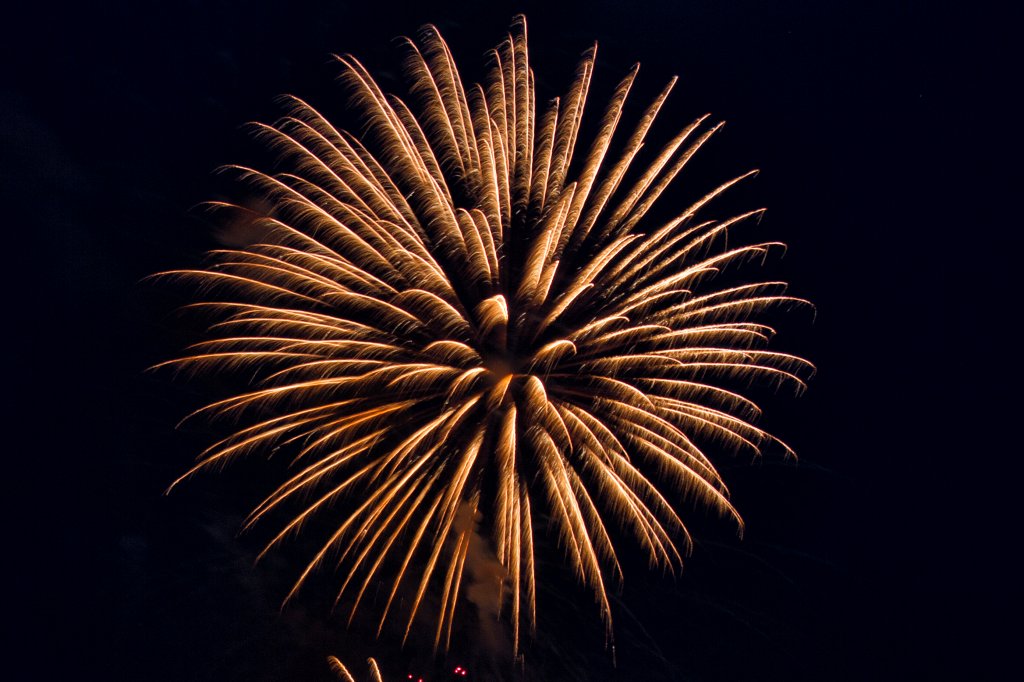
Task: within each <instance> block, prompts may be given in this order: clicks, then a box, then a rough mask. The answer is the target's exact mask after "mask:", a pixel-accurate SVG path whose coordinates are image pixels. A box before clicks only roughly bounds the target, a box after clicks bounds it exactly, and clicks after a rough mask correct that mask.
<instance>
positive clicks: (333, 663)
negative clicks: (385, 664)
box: [327, 656, 384, 682]
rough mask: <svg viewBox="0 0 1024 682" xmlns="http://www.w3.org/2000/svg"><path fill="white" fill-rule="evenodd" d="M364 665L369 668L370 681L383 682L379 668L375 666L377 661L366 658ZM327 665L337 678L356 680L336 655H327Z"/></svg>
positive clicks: (349, 681) (353, 681)
mask: <svg viewBox="0 0 1024 682" xmlns="http://www.w3.org/2000/svg"><path fill="white" fill-rule="evenodd" d="M366 665H367V668H369V670H370V679H371V680H372V682H384V680H383V678H382V677H381V674H380V668H379V667H378V666H377V661H375V660H373V659H372V658H370V659H367V661H366ZM327 666H328V667H329V668H330V669H331V672H333V673H334V674H335V675H337V676H338V679H339V680H343V682H356V679H355V678H354V677H353V676H352V673H350V672H349V670H348V668H346V667H345V664H344V663H342V662H341V661H339V660H338V658H337V656H328V657H327Z"/></svg>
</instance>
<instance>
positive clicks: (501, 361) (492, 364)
mask: <svg viewBox="0 0 1024 682" xmlns="http://www.w3.org/2000/svg"><path fill="white" fill-rule="evenodd" d="M484 368H485V369H486V370H487V371H488V372H490V375H491V376H490V379H491V381H492V382H493V383H495V384H496V383H498V382H499V381H501V380H502V379H504V378H505V377H507V376H509V375H512V374H515V373H516V366H515V363H514V362H513V361H512V360H511V359H510V358H507V357H505V356H504V355H498V354H494V353H488V354H487V355H485V356H484Z"/></svg>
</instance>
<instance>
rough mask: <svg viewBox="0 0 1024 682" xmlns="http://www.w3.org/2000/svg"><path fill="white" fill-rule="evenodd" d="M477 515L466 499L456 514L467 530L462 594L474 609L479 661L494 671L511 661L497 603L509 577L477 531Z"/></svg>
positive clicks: (507, 636) (506, 635)
mask: <svg viewBox="0 0 1024 682" xmlns="http://www.w3.org/2000/svg"><path fill="white" fill-rule="evenodd" d="M481 517H482V514H481V513H480V512H479V511H476V512H474V510H473V506H472V505H471V504H470V503H468V502H464V503H463V504H462V506H461V507H460V509H459V513H458V516H457V517H456V524H458V528H459V529H460V530H468V531H469V548H468V549H467V550H466V573H465V580H466V591H465V595H466V599H468V600H469V601H470V602H471V603H472V604H473V605H474V606H476V609H477V619H478V621H479V624H478V628H479V629H478V635H479V636H478V638H477V642H476V645H477V650H478V651H477V656H478V657H479V659H480V661H479V664H480V665H481V666H483V667H485V668H492V669H495V672H497V670H504V671H507V669H508V667H509V663H510V662H511V661H512V660H513V651H512V638H511V637H510V636H509V633H508V631H507V629H506V627H505V624H504V622H503V621H502V620H501V602H502V598H503V597H504V589H503V587H504V585H506V584H507V581H508V579H509V576H508V572H507V571H506V570H505V567H504V566H502V565H501V562H500V561H498V557H497V555H495V553H494V551H493V550H492V549H491V542H490V540H489V539H488V538H487V537H486V536H484V535H481V533H480V520H481Z"/></svg>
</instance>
